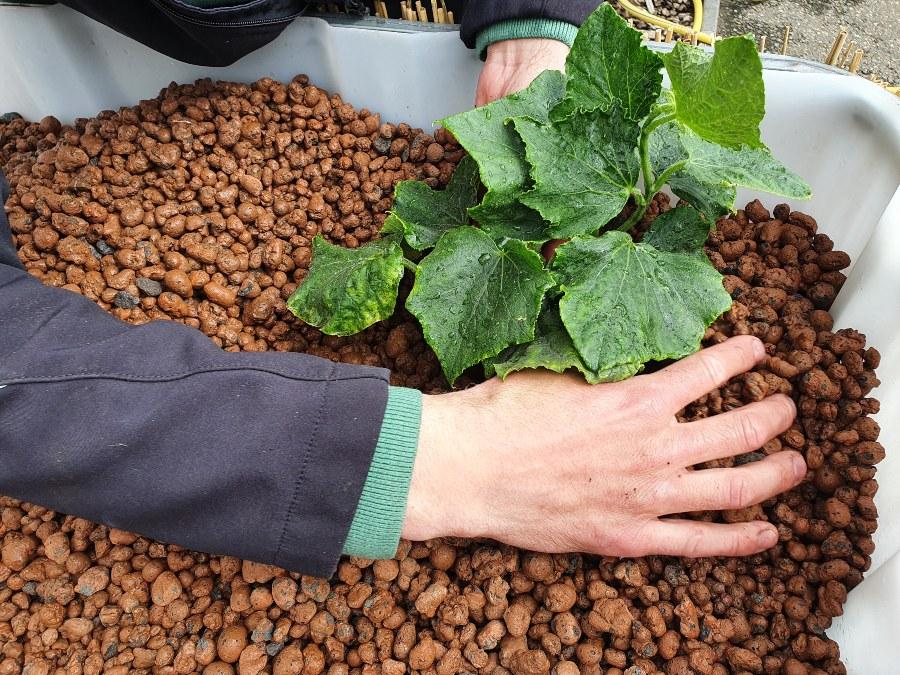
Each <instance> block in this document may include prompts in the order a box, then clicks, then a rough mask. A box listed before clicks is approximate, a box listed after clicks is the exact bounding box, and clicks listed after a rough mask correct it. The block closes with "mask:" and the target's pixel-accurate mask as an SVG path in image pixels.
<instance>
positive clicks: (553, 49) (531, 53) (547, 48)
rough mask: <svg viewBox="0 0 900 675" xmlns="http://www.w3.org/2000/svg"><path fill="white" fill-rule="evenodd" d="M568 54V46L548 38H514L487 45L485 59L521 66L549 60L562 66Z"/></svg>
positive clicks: (496, 62)
mask: <svg viewBox="0 0 900 675" xmlns="http://www.w3.org/2000/svg"><path fill="white" fill-rule="evenodd" d="M568 54H569V46H568V45H567V44H566V43H564V42H560V41H559V40H553V39H550V38H516V39H511V40H501V41H499V42H494V43H492V44H490V45H488V47H487V50H486V56H485V60H486V61H487V62H490V63H492V64H503V65H507V66H522V65H528V64H531V63H534V62H535V61H537V60H540V61H541V62H544V61H548V60H549V61H550V62H553V63H555V64H558V65H559V66H560V67H562V66H563V65H564V64H565V61H566V56H568Z"/></svg>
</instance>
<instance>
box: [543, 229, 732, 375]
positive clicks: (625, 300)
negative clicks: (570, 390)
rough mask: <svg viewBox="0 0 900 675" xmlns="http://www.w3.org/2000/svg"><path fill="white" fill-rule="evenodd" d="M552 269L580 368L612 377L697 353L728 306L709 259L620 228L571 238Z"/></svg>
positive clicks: (564, 318)
mask: <svg viewBox="0 0 900 675" xmlns="http://www.w3.org/2000/svg"><path fill="white" fill-rule="evenodd" d="M553 270H554V272H555V274H556V277H557V279H558V281H559V283H560V287H561V289H562V292H563V296H562V299H561V300H560V316H561V317H562V320H563V323H564V324H565V326H566V329H567V330H568V332H569V335H571V336H572V341H573V342H574V344H575V347H576V349H578V353H579V354H580V355H581V358H582V359H583V360H584V363H585V365H586V366H587V367H588V368H589V369H591V370H594V371H600V372H601V373H602V372H603V371H606V372H607V374H608V375H612V376H616V377H618V376H623V377H627V376H628V375H633V374H634V373H636V372H638V371H639V370H640V369H641V367H642V365H643V364H644V363H646V362H647V361H651V360H663V359H672V358H680V357H682V356H685V355H687V354H690V353H692V352H694V351H696V350H697V349H698V348H699V346H700V340H701V338H702V337H703V333H704V331H705V330H706V327H707V326H709V325H710V324H711V323H712V322H713V321H714V320H715V319H716V317H718V316H719V315H720V314H722V312H724V311H726V310H728V308H729V307H731V296H729V295H728V293H727V292H726V291H725V289H724V287H723V286H722V277H721V275H719V273H718V272H716V270H715V268H714V267H713V266H712V265H711V264H710V263H709V260H707V259H706V258H704V257H702V256H698V255H696V254H693V253H673V252H668V251H659V250H657V249H655V248H653V247H652V246H650V245H648V244H635V243H634V242H633V241H632V240H631V237H629V236H628V235H627V234H625V233H624V232H615V231H613V232H607V233H606V234H604V235H603V236H602V237H599V238H595V237H579V238H577V239H573V240H572V241H570V242H569V243H567V244H564V245H563V246H560V247H559V248H558V249H557V250H556V257H555V258H554V261H553Z"/></svg>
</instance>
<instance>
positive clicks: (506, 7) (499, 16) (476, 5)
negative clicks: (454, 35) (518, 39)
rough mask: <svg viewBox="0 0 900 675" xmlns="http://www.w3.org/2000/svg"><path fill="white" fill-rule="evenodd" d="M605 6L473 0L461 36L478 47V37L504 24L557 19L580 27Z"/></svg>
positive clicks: (584, 1) (588, 0) (573, 0)
mask: <svg viewBox="0 0 900 675" xmlns="http://www.w3.org/2000/svg"><path fill="white" fill-rule="evenodd" d="M602 4H603V3H602V2H600V1H599V0H502V1H500V2H492V1H490V0H488V1H485V0H481V1H478V0H469V2H467V3H466V8H465V12H464V14H463V19H462V26H461V28H460V35H461V37H462V40H463V42H465V44H466V46H467V47H469V48H474V47H475V40H476V38H477V37H478V34H479V33H480V32H481V31H483V30H485V29H486V28H489V27H491V26H493V25H494V24H497V23H500V22H501V21H510V20H512V19H556V20H557V21H565V22H566V23H571V24H572V25H574V26H580V25H581V24H582V23H584V20H585V19H586V18H587V17H588V14H590V13H591V12H593V11H594V10H595V9H597V7H599V6H600V5H602Z"/></svg>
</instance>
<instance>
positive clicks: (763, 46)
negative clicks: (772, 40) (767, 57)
mask: <svg viewBox="0 0 900 675" xmlns="http://www.w3.org/2000/svg"><path fill="white" fill-rule="evenodd" d="M767 39H768V38H766V36H765V35H763V36H762V37H761V38H759V52H760V53H763V52H764V51H766V40H767Z"/></svg>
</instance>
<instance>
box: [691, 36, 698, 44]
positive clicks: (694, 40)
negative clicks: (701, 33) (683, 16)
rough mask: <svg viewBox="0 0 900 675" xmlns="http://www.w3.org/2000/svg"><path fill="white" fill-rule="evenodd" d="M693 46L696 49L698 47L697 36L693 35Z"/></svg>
mask: <svg viewBox="0 0 900 675" xmlns="http://www.w3.org/2000/svg"><path fill="white" fill-rule="evenodd" d="M691 44H692V45H693V46H694V47H696V46H697V34H696V33H691Z"/></svg>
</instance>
